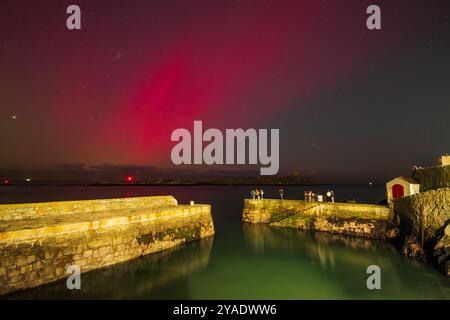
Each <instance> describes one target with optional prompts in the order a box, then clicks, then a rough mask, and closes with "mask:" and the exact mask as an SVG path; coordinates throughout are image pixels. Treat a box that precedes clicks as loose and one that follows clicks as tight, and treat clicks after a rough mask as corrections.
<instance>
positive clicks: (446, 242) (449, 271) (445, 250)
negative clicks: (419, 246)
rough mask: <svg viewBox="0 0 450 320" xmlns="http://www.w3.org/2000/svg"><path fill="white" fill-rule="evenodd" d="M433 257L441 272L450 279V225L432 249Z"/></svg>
mask: <svg viewBox="0 0 450 320" xmlns="http://www.w3.org/2000/svg"><path fill="white" fill-rule="evenodd" d="M433 255H434V257H435V259H436V262H437V264H438V266H439V267H440V269H441V270H442V272H444V274H446V275H447V277H450V224H449V225H447V227H446V228H445V231H444V235H443V236H442V237H441V238H440V239H439V240H438V243H437V244H436V246H435V247H434V251H433Z"/></svg>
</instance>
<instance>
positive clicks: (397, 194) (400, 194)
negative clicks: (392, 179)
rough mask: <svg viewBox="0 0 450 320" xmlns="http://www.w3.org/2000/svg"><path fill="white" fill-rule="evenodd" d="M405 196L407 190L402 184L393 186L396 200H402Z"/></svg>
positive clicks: (393, 194)
mask: <svg viewBox="0 0 450 320" xmlns="http://www.w3.org/2000/svg"><path fill="white" fill-rule="evenodd" d="M404 195H405V189H403V186H402V185H401V184H394V185H393V186H392V196H393V197H394V199H395V198H401V197H403V196H404Z"/></svg>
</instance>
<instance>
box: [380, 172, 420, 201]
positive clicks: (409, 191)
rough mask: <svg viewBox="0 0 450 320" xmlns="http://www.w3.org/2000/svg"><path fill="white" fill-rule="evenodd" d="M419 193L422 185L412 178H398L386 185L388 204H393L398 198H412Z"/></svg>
mask: <svg viewBox="0 0 450 320" xmlns="http://www.w3.org/2000/svg"><path fill="white" fill-rule="evenodd" d="M419 191H420V184H419V183H418V182H417V181H416V180H414V179H413V178H410V177H397V178H395V179H392V180H391V181H389V182H388V183H386V195H387V200H388V202H392V200H394V199H396V198H401V197H406V196H411V195H413V194H416V193H419Z"/></svg>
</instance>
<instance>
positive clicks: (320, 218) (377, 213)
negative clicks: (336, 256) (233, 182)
mask: <svg viewBox="0 0 450 320" xmlns="http://www.w3.org/2000/svg"><path fill="white" fill-rule="evenodd" d="M390 218H391V210H390V209H389V208H388V207H384V206H378V205H370V204H353V203H329V202H305V201H302V200H277V199H262V200H253V199H245V200H244V209H243V212H242V220H243V221H244V222H249V223H268V224H270V225H272V226H276V227H289V228H297V229H302V230H313V231H324V232H329V233H337V234H347V235H353V236H361V237H370V238H384V237H385V234H386V228H387V224H388V222H389V220H390Z"/></svg>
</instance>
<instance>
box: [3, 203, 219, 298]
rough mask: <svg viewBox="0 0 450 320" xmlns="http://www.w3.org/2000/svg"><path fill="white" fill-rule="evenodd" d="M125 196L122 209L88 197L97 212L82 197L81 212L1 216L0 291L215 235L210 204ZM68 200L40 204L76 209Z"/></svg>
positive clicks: (53, 279)
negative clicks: (36, 216) (71, 269)
mask: <svg viewBox="0 0 450 320" xmlns="http://www.w3.org/2000/svg"><path fill="white" fill-rule="evenodd" d="M151 198H154V199H151ZM170 198H172V199H170ZM129 199H130V198H127V199H124V200H125V201H123V202H122V204H124V203H126V208H125V209H123V206H122V209H117V207H120V206H121V205H119V204H118V203H120V202H121V201H120V200H119V199H111V200H110V201H111V202H112V206H111V208H114V209H113V210H108V205H107V202H108V200H92V201H94V202H95V201H101V205H100V204H98V203H97V204H96V205H98V206H97V207H96V206H95V205H94V208H95V211H92V210H91V209H89V208H86V202H85V201H80V202H81V204H80V207H79V208H81V211H82V212H77V211H71V212H64V213H62V214H61V215H57V214H56V210H47V211H48V212H52V214H50V215H47V216H45V217H44V216H43V217H41V218H39V219H34V218H25V219H21V220H19V219H15V220H8V219H5V220H0V294H5V293H8V292H11V291H15V290H19V289H26V288H31V287H35V286H39V285H42V284H45V283H48V282H52V281H56V280H58V279H62V278H65V277H67V274H66V270H67V267H68V266H69V265H78V266H79V267H80V268H81V271H82V272H86V271H89V270H92V269H97V268H102V267H106V266H110V265H113V264H116V263H119V262H123V261H126V260H130V259H134V258H137V257H139V256H142V255H146V254H149V253H153V252H157V251H160V250H164V249H167V248H171V247H174V246H177V245H180V244H182V243H185V242H188V241H192V240H196V239H200V238H204V237H208V236H211V235H213V234H214V225H213V221H212V216H211V207H210V205H205V204H198V205H193V206H188V205H177V204H176V200H175V199H174V198H173V197H168V198H163V197H161V198H159V197H141V198H134V200H131V201H130V200H129ZM152 200H155V202H156V204H155V203H152ZM160 200H161V201H162V202H164V201H169V202H170V203H172V204H171V205H165V206H164V205H161V204H162V203H160ZM70 202H71V204H70V205H69V204H68V205H67V206H66V205H64V204H62V202H56V203H51V202H50V203H46V204H39V207H40V210H42V211H46V210H43V209H42V207H44V206H50V207H52V206H55V207H57V208H67V207H71V208H74V206H75V205H76V203H75V202H76V201H75V202H74V201H70ZM131 203H132V205H133V206H134V208H133V207H132V206H131ZM174 203H175V204H174ZM13 206H16V205H13ZM100 206H105V209H103V210H99V208H100ZM2 209H5V206H3V208H2ZM71 210H73V209H71Z"/></svg>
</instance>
